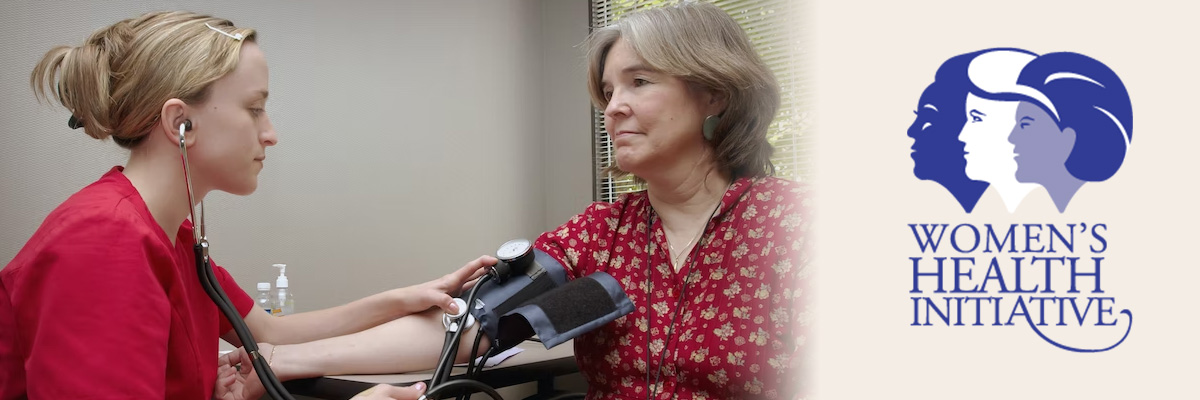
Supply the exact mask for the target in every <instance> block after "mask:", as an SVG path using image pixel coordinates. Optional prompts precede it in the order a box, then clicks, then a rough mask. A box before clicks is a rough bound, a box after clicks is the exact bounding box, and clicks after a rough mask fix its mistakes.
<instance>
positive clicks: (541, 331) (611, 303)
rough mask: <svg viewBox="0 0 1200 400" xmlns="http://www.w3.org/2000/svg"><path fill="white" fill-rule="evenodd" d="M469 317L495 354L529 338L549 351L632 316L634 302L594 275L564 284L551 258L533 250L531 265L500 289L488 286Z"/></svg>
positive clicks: (606, 277) (603, 276) (481, 290)
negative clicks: (537, 339)
mask: <svg viewBox="0 0 1200 400" xmlns="http://www.w3.org/2000/svg"><path fill="white" fill-rule="evenodd" d="M476 297H477V299H476V302H475V304H474V305H472V306H471V314H472V315H474V316H475V319H476V320H477V321H479V323H480V327H481V328H480V329H482V330H483V333H484V334H485V335H486V336H487V337H488V340H489V342H490V343H491V345H492V348H493V349H495V350H494V351H496V352H499V351H503V350H507V349H508V348H511V347H513V346H515V345H517V344H518V343H520V342H521V341H523V340H525V338H528V337H530V336H533V335H535V334H536V335H537V336H538V338H540V339H541V340H542V344H543V345H544V346H546V348H547V349H549V348H552V347H554V346H557V345H559V344H562V343H563V342H566V341H568V340H571V339H574V338H576V337H578V336H579V335H581V334H583V333H586V332H589V331H591V330H593V329H596V328H598V327H600V326H602V325H604V324H607V323H609V322H612V321H613V320H616V319H617V318H620V317H621V316H624V315H626V314H629V313H631V312H633V302H631V301H630V300H629V297H628V296H626V295H625V291H624V290H623V289H622V288H621V285H620V283H618V282H617V280H616V279H614V278H613V277H612V276H611V275H609V274H608V273H605V272H595V273H592V274H591V275H588V276H585V277H580V278H577V279H574V280H572V281H570V282H569V283H568V282H567V276H566V270H564V269H563V267H562V265H561V264H559V263H558V261H557V260H555V259H554V257H551V256H550V255H549V254H546V253H544V252H542V251H540V250H536V249H535V250H534V263H533V265H532V266H531V267H530V268H529V269H528V270H527V271H525V273H523V274H518V275H514V276H512V277H510V278H509V279H508V280H507V281H505V282H504V284H499V285H498V284H495V283H494V282H491V281H489V282H486V283H484V286H482V287H480V288H479V293H478V294H477V295H476Z"/></svg>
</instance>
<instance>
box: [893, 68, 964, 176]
mask: <svg viewBox="0 0 1200 400" xmlns="http://www.w3.org/2000/svg"><path fill="white" fill-rule="evenodd" d="M963 93H964V92H963V90H962V89H958V88H957V87H953V86H947V85H945V84H938V83H933V84H931V85H929V87H928V88H926V89H925V92H923V93H922V94H921V101H920V102H919V103H918V104H917V109H916V110H914V112H915V113H916V115H917V117H916V119H914V120H913V122H912V125H909V127H908V137H910V138H913V145H912V150H913V152H912V159H913V174H914V175H916V176H917V178H919V179H929V180H933V181H935V182H942V181H961V180H966V176H965V175H964V174H963V172H962V171H963V169H964V168H965V167H966V164H967V163H966V160H964V159H963V155H964V152H963V142H961V141H959V140H958V134H959V132H961V131H962V128H963V123H964V122H965V121H966V119H965V118H964V117H963V101H964V99H963Z"/></svg>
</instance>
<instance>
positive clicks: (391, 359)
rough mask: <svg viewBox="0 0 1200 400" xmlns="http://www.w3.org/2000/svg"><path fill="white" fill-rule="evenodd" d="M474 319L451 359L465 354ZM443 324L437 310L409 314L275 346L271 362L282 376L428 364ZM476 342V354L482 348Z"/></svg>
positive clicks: (484, 343)
mask: <svg viewBox="0 0 1200 400" xmlns="http://www.w3.org/2000/svg"><path fill="white" fill-rule="evenodd" d="M477 328H478V324H476V325H474V326H472V327H471V328H470V330H468V331H467V332H464V333H463V335H462V339H461V341H460V342H459V351H458V354H457V357H456V360H455V362H465V361H467V359H468V358H469V357H470V354H469V353H470V351H471V345H472V344H473V343H474V340H475V334H476V331H477ZM445 334H446V330H445V327H444V326H443V325H442V311H441V310H438V309H431V310H428V311H426V312H422V313H419V314H412V315H408V316H405V317H402V318H399V319H396V320H393V321H390V322H388V323H385V324H382V325H379V326H376V327H374V328H371V329H367V330H364V331H361V332H358V333H353V334H349V335H344V336H337V337H332V338H328V339H323V340H317V341H313V342H307V343H299V344H292V345H280V346H278V347H277V348H276V349H275V354H274V357H273V359H272V362H271V364H272V365H273V368H274V369H275V370H276V373H277V374H279V376H280V378H281V379H284V380H287V379H298V378H310V377H316V376H324V375H343V374H389V373H403V372H412V371H421V370H427V369H432V368H433V367H434V366H436V365H437V360H438V357H439V355H440V354H441V352H442V345H443V344H444V342H445V338H446V336H445ZM487 342H488V341H487V340H483V341H482V342H481V343H480V350H479V352H480V354H482V353H483V352H484V351H486V350H487V347H488V346H487Z"/></svg>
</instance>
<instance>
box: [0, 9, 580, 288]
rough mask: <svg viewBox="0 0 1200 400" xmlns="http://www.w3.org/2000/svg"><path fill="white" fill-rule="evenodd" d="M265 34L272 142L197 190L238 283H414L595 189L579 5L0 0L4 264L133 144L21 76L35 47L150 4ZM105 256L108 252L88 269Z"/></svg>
mask: <svg viewBox="0 0 1200 400" xmlns="http://www.w3.org/2000/svg"><path fill="white" fill-rule="evenodd" d="M166 8H171V9H187V10H193V11H198V12H203V13H210V14H213V15H217V16H220V17H224V18H229V19H231V20H233V21H234V23H236V24H238V25H239V26H246V27H253V28H256V29H258V30H259V32H260V35H261V36H260V39H259V43H260V44H261V46H262V48H263V50H264V52H265V53H266V54H267V58H268V62H269V63H270V71H271V82H270V84H271V93H272V94H271V101H270V102H269V104H268V111H269V112H270V114H271V117H272V120H273V122H274V123H275V125H276V129H277V130H278V132H279V135H280V144H279V145H278V146H276V147H274V148H271V149H269V150H268V160H267V164H266V168H265V169H264V170H263V172H262V174H261V176H260V185H259V189H258V191H257V192H256V193H255V194H253V195H251V196H248V197H237V196H231V195H228V194H224V193H215V194H212V195H210V196H209V198H208V204H207V210H208V212H209V214H210V215H209V217H208V218H207V222H208V228H209V240H210V241H211V243H212V246H213V257H214V258H215V259H216V261H217V262H218V263H219V264H221V265H223V266H225V267H226V268H227V269H229V270H230V272H231V273H232V274H233V276H234V277H235V278H236V279H237V281H238V282H239V284H240V285H241V287H242V288H243V289H244V290H247V291H249V292H251V293H252V294H253V290H254V286H255V283H256V282H259V281H272V282H273V280H274V279H273V275H274V272H273V269H272V268H271V267H270V265H271V264H272V263H287V264H288V265H289V269H288V276H289V278H290V283H291V286H292V290H293V291H294V292H295V293H296V296H297V305H296V309H297V310H299V311H307V310H314V309H317V308H323V307H329V306H333V305H337V304H340V303H344V302H348V301H351V300H353V299H356V298H358V297H361V296H363V295H366V294H370V293H374V292H377V291H381V290H385V289H388V288H392V287H397V286H405V285H409V284H413V283H418V282H421V281H425V280H428V279H431V278H434V277H437V276H440V275H441V274H444V273H446V272H449V271H450V270H452V269H454V268H457V267H458V266H460V265H462V264H463V263H464V262H466V261H467V260H469V259H471V258H474V257H475V256H478V255H480V254H492V253H494V251H495V249H496V247H498V245H499V244H500V243H502V242H504V241H506V240H508V239H511V238H515V237H527V238H533V237H535V236H536V235H537V234H538V233H540V232H542V231H544V230H548V229H551V228H553V227H555V226H557V225H558V224H560V223H561V222H562V221H563V220H565V219H566V218H568V217H570V216H571V215H573V214H574V213H576V212H578V211H579V210H582V209H583V207H584V206H585V205H586V204H587V203H588V202H589V201H590V198H591V188H590V187H591V186H590V185H591V174H590V156H589V154H590V151H591V145H590V141H589V122H590V121H589V114H588V112H589V104H588V99H587V94H586V91H585V89H584V86H583V82H582V80H583V78H582V77H583V69H582V61H581V55H580V49H579V48H577V47H576V46H577V45H578V44H579V43H580V42H582V41H583V39H584V36H585V35H586V34H587V2H586V1H584V0H576V1H550V0H546V1H538V0H518V1H503V2H497V1H438V2H432V1H430V2H395V3H392V2H375V1H339V2H325V1H306V2H296V1H255V2H246V1H172V2H159V1H124V2H121V3H117V4H107V5H100V4H97V3H94V2H86V1H77V2H69V3H66V2H63V3H57V2H56V3H42V2H5V3H3V5H0V37H3V38H5V39H4V40H3V42H0V54H3V55H4V57H0V93H2V94H0V134H2V135H3V137H4V144H3V145H2V146H0V227H3V228H2V229H0V260H2V261H3V262H4V263H7V261H8V260H11V259H12V257H13V256H14V255H15V254H16V252H17V251H18V250H19V249H20V247H21V246H22V245H23V244H24V242H25V240H27V239H28V238H29V236H30V235H32V233H33V231H34V230H35V229H36V228H37V226H38V225H39V224H40V223H41V221H42V219H43V218H44V217H45V215H46V214H47V213H49V211H50V210H51V209H53V208H54V207H55V206H56V205H57V204H59V203H60V202H61V201H63V200H64V199H65V198H66V197H67V196H69V195H70V194H71V193H73V192H75V191H76V190H78V189H79V188H81V187H83V186H84V185H86V184H88V183H90V182H92V181H94V180H95V179H97V178H99V177H100V175H101V174H103V173H104V172H105V171H107V169H108V168H110V167H111V166H113V165H118V164H122V163H124V161H125V158H126V155H127V153H126V152H125V151H123V150H121V149H120V148H118V147H117V146H116V145H115V144H113V143H111V142H100V141H96V140H93V139H90V138H88V137H87V136H86V135H84V134H83V132H82V131H71V130H69V129H67V128H66V120H67V116H68V113H67V111H65V110H63V109H62V108H61V107H50V106H46V105H38V104H37V102H36V100H35V99H34V97H33V94H32V92H31V90H30V89H29V85H28V79H29V73H30V71H31V70H32V68H33V65H34V64H35V63H36V62H37V60H38V59H39V57H40V56H41V55H42V54H44V52H45V51H46V50H49V49H50V48H51V47H53V46H55V45H60V44H69V45H77V44H79V43H81V42H82V41H83V39H84V38H85V37H86V36H87V35H88V34H90V33H91V32H92V31H93V30H95V29H98V28H101V27H103V26H105V25H108V24H111V23H113V22H116V21H118V20H120V19H123V18H128V17H133V16H136V15H138V14H140V13H142V12H145V11H150V10H158V9H166ZM97 266H98V267H101V268H102V266H103V264H102V262H101V263H98V264H97Z"/></svg>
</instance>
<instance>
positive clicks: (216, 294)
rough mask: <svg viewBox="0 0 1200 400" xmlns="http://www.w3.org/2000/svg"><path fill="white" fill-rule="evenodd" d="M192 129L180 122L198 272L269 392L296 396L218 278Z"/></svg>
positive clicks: (282, 399) (285, 399)
mask: <svg viewBox="0 0 1200 400" xmlns="http://www.w3.org/2000/svg"><path fill="white" fill-rule="evenodd" d="M190 130H192V121H191V120H184V121H183V123H181V124H179V153H180V154H181V158H182V159H183V179H184V181H185V182H186V183H187V192H188V206H189V207H188V213H189V214H190V215H191V218H192V237H193V239H194V240H195V242H196V243H195V246H194V247H193V249H194V251H195V255H196V275H197V276H198V277H199V278H200V285H201V286H204V292H205V293H208V297H209V298H211V299H212V301H213V303H215V304H216V305H217V308H219V309H220V310H221V313H222V314H224V315H225V319H226V320H229V323H230V325H232V326H233V330H234V332H236V333H237V336H238V340H241V341H242V347H243V348H244V349H245V350H246V354H248V355H249V356H250V360H251V362H252V363H253V364H254V371H255V372H257V373H258V379H259V380H260V381H261V382H262V385H263V388H265V389H266V391H267V395H268V396H271V398H272V399H275V400H294V398H293V397H292V394H291V393H288V391H287V389H285V388H284V387H283V383H281V382H279V378H276V377H275V373H274V372H272V371H271V366H270V365H267V361H266V360H265V359H264V358H263V356H262V354H261V353H259V352H258V342H257V341H255V340H254V335H252V334H251V333H250V328H248V327H246V321H244V320H242V316H241V315H239V314H238V312H237V308H235V307H234V306H233V302H232V301H230V300H229V296H227V295H225V291H224V290H222V289H221V284H220V283H218V282H217V277H216V276H215V275H213V270H212V263H211V262H209V259H208V248H209V245H208V238H207V237H206V236H205V232H204V203H203V202H201V203H200V219H199V220H197V219H196V197H195V195H194V194H193V192H192V170H191V167H190V166H189V164H188V156H187V143H186V141H185V137H184V132H186V131H190Z"/></svg>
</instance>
